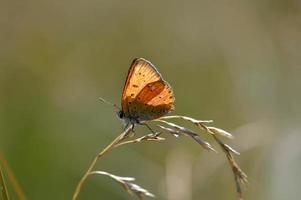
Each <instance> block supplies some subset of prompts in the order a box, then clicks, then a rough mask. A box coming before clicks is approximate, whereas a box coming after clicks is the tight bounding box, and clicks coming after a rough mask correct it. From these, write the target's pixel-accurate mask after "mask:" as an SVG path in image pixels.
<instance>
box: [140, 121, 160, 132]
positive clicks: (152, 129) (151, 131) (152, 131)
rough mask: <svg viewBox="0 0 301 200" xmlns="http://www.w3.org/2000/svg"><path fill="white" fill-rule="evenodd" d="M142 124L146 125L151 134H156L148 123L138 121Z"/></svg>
mask: <svg viewBox="0 0 301 200" xmlns="http://www.w3.org/2000/svg"><path fill="white" fill-rule="evenodd" d="M140 124H141V125H143V126H146V127H147V128H148V129H149V130H150V131H151V132H152V133H153V134H157V133H156V132H155V131H154V130H153V129H152V128H151V127H150V126H149V125H148V124H146V123H140Z"/></svg>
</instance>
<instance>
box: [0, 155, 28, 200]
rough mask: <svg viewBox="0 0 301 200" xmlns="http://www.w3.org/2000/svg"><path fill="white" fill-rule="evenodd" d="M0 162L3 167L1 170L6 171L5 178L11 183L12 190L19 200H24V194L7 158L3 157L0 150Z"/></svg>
mask: <svg viewBox="0 0 301 200" xmlns="http://www.w3.org/2000/svg"><path fill="white" fill-rule="evenodd" d="M0 164H1V165H2V167H3V171H5V172H6V175H7V178H8V181H9V183H10V184H11V186H12V188H13V190H14V192H15V193H16V195H17V197H18V199H19V200H26V195H25V193H24V191H23V189H22V187H21V185H20V184H19V182H18V179H17V178H16V176H15V174H14V172H13V170H12V169H11V167H10V166H9V164H8V162H7V160H6V159H5V157H4V155H3V154H2V153H1V152H0Z"/></svg>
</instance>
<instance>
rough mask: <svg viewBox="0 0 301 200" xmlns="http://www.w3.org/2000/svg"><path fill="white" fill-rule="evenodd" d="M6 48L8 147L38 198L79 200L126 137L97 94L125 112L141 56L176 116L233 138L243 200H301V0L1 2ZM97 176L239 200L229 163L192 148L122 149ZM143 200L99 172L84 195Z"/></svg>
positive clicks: (1, 59)
mask: <svg viewBox="0 0 301 200" xmlns="http://www.w3.org/2000/svg"><path fill="white" fill-rule="evenodd" d="M0 44H1V48H0V151H1V153H2V155H3V156H4V157H5V159H6V160H7V162H8V163H9V165H10V167H11V169H12V171H13V172H14V174H15V176H16V178H17V180H18V181H19V183H20V185H21V187H22V189H23V190H24V192H25V194H26V197H27V199H30V200H36V199H37V200H38V199H43V200H48V199H49V200H50V199H58V200H59V199H71V196H72V193H73V191H74V188H75V186H76V184H77V182H78V181H79V179H80V177H81V176H82V175H83V173H84V171H85V170H86V169H87V167H88V165H89V164H90V162H91V161H92V159H93V158H94V156H95V155H96V154H97V152H98V151H99V150H100V149H101V148H102V147H104V146H105V145H106V144H108V143H109V142H110V141H111V140H112V139H113V138H114V137H116V136H117V135H118V134H119V133H120V131H121V130H122V123H121V122H120V121H119V120H118V119H117V118H116V116H115V111H114V109H113V108H112V107H110V106H109V105H106V104H102V103H101V102H100V101H99V100H98V98H99V97H100V96H101V97H104V98H106V99H108V100H110V101H112V102H116V103H118V104H119V102H120V97H121V90H122V88H123V84H124V80H125V77H126V73H127V70H128V67H129V65H130V63H131V61H132V59H133V58H135V57H144V58H146V59H149V60H150V61H152V62H153V63H154V64H155V65H156V66H157V68H158V69H159V70H160V72H161V73H162V74H163V76H164V78H165V79H166V80H168V82H169V83H170V84H171V85H172V86H173V89H174V91H175V95H176V104H175V105H176V111H175V112H174V114H184V115H188V116H192V117H195V118H198V119H213V120H214V121H215V122H214V125H215V126H217V127H220V128H223V129H225V130H227V131H229V132H231V133H233V134H234V135H235V139H234V140H231V141H229V140H225V141H226V142H228V143H229V144H231V145H232V146H233V147H234V148H235V149H237V150H238V151H240V152H241V156H239V157H237V160H238V163H239V164H240V165H241V167H242V169H243V170H244V171H245V172H246V173H247V174H248V176H249V184H248V185H247V187H244V189H243V192H244V196H245V199H256V200H263V199H264V200H266V199H274V200H282V199H299V198H300V195H301V190H300V185H301V173H300V167H301V145H300V144H301V135H300V130H301V125H300V117H301V107H300V100H301V93H300V87H301V81H300V75H301V66H300V65H301V53H300V52H301V2H300V1H297V0H287V1H281V0H273V1H272V0H261V1H256V0H255V1H245V0H240V1H238V0H230V1H228V0H222V1H211V0H202V1H198V0H188V1H179V0H174V1H141V0H132V1H122V0H110V1H102V0H99V1H95V0H90V1H83V0H75V1H67V0H62V1H50V0H42V1H35V0H28V1H16V0H13V1H2V2H1V6H0ZM136 132H137V134H138V136H139V135H140V136H141V135H143V134H146V133H148V130H147V129H145V128H143V127H142V128H138V129H137V131H136ZM204 137H205V138H207V139H208V140H209V141H211V142H213V141H212V139H211V138H210V137H209V138H208V137H206V136H204ZM216 147H217V146H216ZM217 148H218V147H217ZM97 169H99V170H105V171H108V172H111V173H113V174H116V175H122V176H133V177H136V179H137V183H138V184H139V185H141V186H142V187H144V188H146V189H148V190H149V191H151V192H152V193H154V194H155V195H156V196H157V199H166V200H196V199H235V198H236V195H235V188H234V181H233V177H232V172H231V170H230V168H229V166H228V164H227V162H226V160H225V158H224V155H223V154H222V153H220V154H214V153H210V152H207V151H204V150H203V149H202V148H201V147H200V146H199V145H197V144H196V143H195V142H194V141H192V140H191V139H189V138H181V139H176V138H173V137H168V138H167V140H166V141H164V142H161V143H156V142H154V143H144V144H137V145H128V146H123V147H120V148H117V149H115V150H114V151H112V152H110V153H109V154H107V155H106V156H105V157H104V158H103V159H102V160H101V161H100V162H99V163H98V165H97ZM8 187H9V192H10V196H11V198H12V199H18V198H17V197H16V195H15V193H14V191H13V189H12V185H11V184H10V183H8ZM132 198H133V197H131V196H130V195H128V194H127V193H126V192H124V191H123V189H122V188H121V187H120V186H119V185H118V184H117V183H115V182H114V181H112V180H111V179H109V178H107V177H102V176H95V177H90V178H89V180H88V181H87V182H86V183H85V185H84V187H83V189H82V191H81V193H80V198H79V199H89V200H94V199H95V200H96V199H113V200H114V199H116V200H119V199H132Z"/></svg>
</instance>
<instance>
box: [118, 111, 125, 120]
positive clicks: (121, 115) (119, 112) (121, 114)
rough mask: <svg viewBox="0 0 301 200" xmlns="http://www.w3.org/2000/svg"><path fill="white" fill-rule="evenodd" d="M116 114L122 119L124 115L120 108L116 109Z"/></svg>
mask: <svg viewBox="0 0 301 200" xmlns="http://www.w3.org/2000/svg"><path fill="white" fill-rule="evenodd" d="M117 116H118V117H119V118H120V119H122V118H123V117H124V112H123V111H122V110H121V111H118V112H117Z"/></svg>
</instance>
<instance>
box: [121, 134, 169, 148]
mask: <svg viewBox="0 0 301 200" xmlns="http://www.w3.org/2000/svg"><path fill="white" fill-rule="evenodd" d="M160 135H161V133H150V134H148V135H145V136H142V137H139V138H136V139H134V140H128V141H124V142H120V143H118V144H116V145H115V147H119V146H121V145H124V144H130V143H139V142H142V141H162V140H165V138H163V137H159V136H160Z"/></svg>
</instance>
